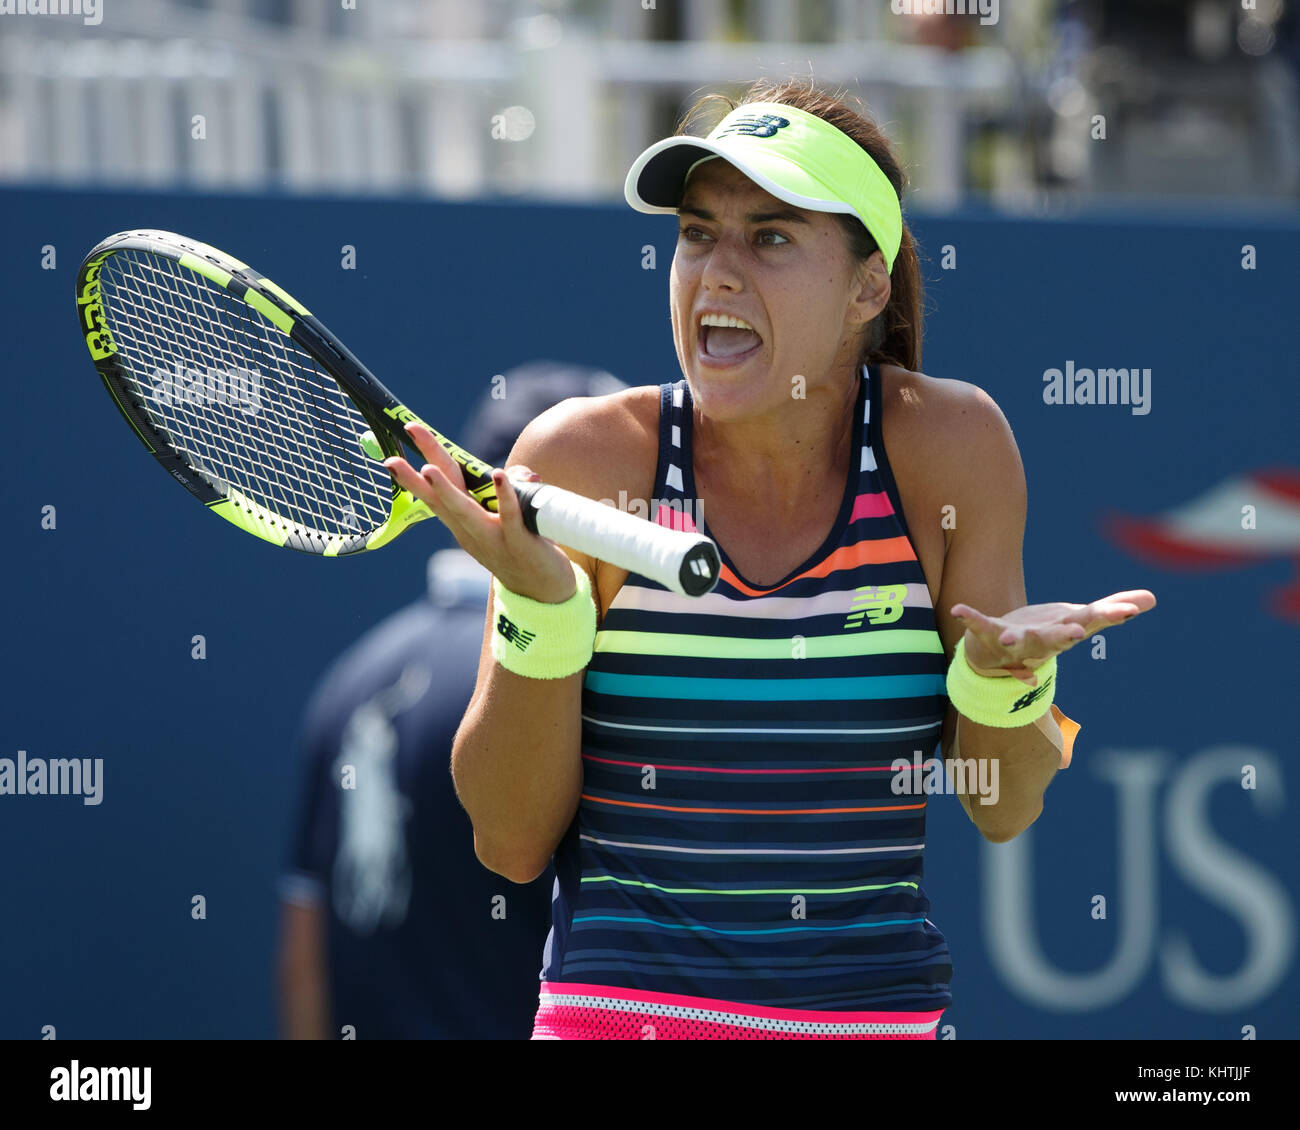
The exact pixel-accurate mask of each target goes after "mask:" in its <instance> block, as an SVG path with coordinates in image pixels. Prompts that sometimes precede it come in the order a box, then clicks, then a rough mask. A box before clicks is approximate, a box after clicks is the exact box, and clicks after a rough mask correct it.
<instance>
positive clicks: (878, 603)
mask: <svg viewBox="0 0 1300 1130" xmlns="http://www.w3.org/2000/svg"><path fill="white" fill-rule="evenodd" d="M906 599H907V586H906V585H862V586H860V587H859V588H858V589H856V590H855V595H854V597H853V603H852V604H850V605H849V615H848V619H846V620H845V621H844V631H846V632H847V631H848V630H849V629H850V628H860V627H862V621H863V618H864V617H865V618H866V620H867V622H868V623H870V624H871V625H873V626H874V625H876V624H892V623H893V622H894V621H895V620H898V619H900V618H901V617H902V615H903V601H904V600H906Z"/></svg>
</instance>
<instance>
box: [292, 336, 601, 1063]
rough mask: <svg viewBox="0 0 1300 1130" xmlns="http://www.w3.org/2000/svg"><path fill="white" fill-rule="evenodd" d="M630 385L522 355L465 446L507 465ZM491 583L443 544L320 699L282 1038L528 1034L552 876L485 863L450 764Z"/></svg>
mask: <svg viewBox="0 0 1300 1130" xmlns="http://www.w3.org/2000/svg"><path fill="white" fill-rule="evenodd" d="M622 387H624V385H623V383H622V382H621V381H619V380H617V379H615V378H614V377H612V376H611V375H610V374H608V373H605V372H600V371H596V370H591V369H584V368H581V367H576V366H569V365H560V364H551V363H545V362H541V363H534V364H530V365H524V366H520V367H518V368H516V369H513V370H511V371H510V372H508V373H507V374H506V375H505V380H504V384H499V385H498V386H497V387H494V388H493V389H492V390H491V391H490V392H488V393H487V394H485V396H484V397H483V399H482V400H481V401H480V403H479V405H478V406H477V407H476V409H475V412H474V414H473V416H472V418H471V420H470V422H469V423H468V424H467V426H466V428H465V433H464V434H465V443H466V445H467V446H468V448H469V450H471V451H474V452H476V453H478V454H479V455H480V456H481V457H482V458H483V459H484V460H486V461H487V462H489V463H491V464H492V465H493V466H494V467H495V466H501V465H502V464H503V463H504V462H505V459H506V457H507V456H508V455H509V452H510V448H511V447H512V446H513V444H514V441H515V439H516V438H517V436H518V434H519V432H520V431H522V429H523V427H524V426H525V425H526V424H527V423H528V422H529V421H530V420H531V419H532V418H533V417H534V416H537V415H538V414H540V413H541V412H543V411H545V410H546V409H547V408H549V407H551V406H552V405H553V404H557V403H559V402H560V401H561V400H565V399H567V398H569V397H573V396H600V395H604V394H605V393H609V392H612V391H616V390H617V389H619V388H622ZM489 583H490V578H489V576H488V574H487V573H486V572H485V571H484V570H483V568H482V567H481V566H480V565H479V564H478V563H477V562H476V561H475V560H474V559H473V558H472V557H470V556H469V555H468V554H467V553H465V552H463V551H462V550H460V549H459V548H457V549H444V550H440V551H438V552H436V553H434V554H433V555H432V557H430V559H429V567H428V592H427V593H426V594H425V595H424V596H423V597H422V598H421V599H420V600H418V601H416V602H415V603H413V604H411V605H409V606H408V607H406V608H404V609H402V610H401V611H399V612H396V613H394V614H393V615H392V616H391V617H389V618H388V619H387V620H385V621H384V622H383V623H381V624H380V625H378V626H377V627H375V628H373V629H372V630H371V631H370V632H368V633H367V634H366V635H365V636H363V637H362V638H361V639H360V640H359V641H358V642H357V643H356V644H355V645H354V646H353V647H351V648H350V649H349V650H348V651H347V652H345V653H344V654H343V656H342V657H340V658H339V659H338V660H337V661H336V662H335V663H334V665H333V666H332V667H331V668H330V670H329V671H328V672H327V673H326V675H325V676H324V678H323V679H322V680H321V681H320V683H319V684H318V686H317V689H316V691H315V692H314V694H313V695H312V698H311V701H310V703H309V705H308V707H307V709H306V712H305V715H304V720H303V723H302V727H301V733H300V738H299V753H300V759H301V765H300V775H301V790H300V801H299V812H298V817H297V823H296V831H295V834H294V837H293V843H292V847H291V854H290V859H289V866H288V870H287V872H286V874H285V875H284V876H283V878H282V880H281V884H280V891H281V937H280V952H279V962H278V966H279V968H278V976H279V993H280V1013H281V1030H282V1033H283V1035H284V1036H286V1037H288V1038H291V1039H334V1038H338V1037H339V1036H340V1035H342V1034H345V1033H346V1034H347V1035H349V1036H355V1038H358V1039H521V1040H522V1039H527V1038H528V1036H529V1035H530V1033H531V1031H532V1022H533V1015H534V1013H535V1012H536V1009H537V993H538V972H539V970H540V968H541V961H542V949H543V946H544V945H545V942H546V934H547V931H548V929H549V928H550V899H551V889H552V885H553V881H554V874H553V872H552V870H551V869H549V868H548V870H547V871H546V872H545V873H544V874H543V875H541V876H540V877H539V878H537V879H536V880H534V881H533V882H531V883H528V884H524V885H520V886H516V885H514V884H511V883H509V882H508V881H506V880H504V879H502V878H501V877H500V876H499V875H495V874H493V873H492V872H490V871H488V870H487V869H486V868H485V867H484V866H483V865H482V864H481V863H479V861H478V859H477V858H476V857H475V854H474V834H473V830H472V828H471V826H470V821H469V818H468V816H467V815H466V814H465V811H464V809H463V808H461V806H460V802H459V801H458V800H457V799H456V794H455V789H454V787H453V785H452V779H451V771H450V759H451V742H452V737H453V735H454V734H455V732H456V727H457V726H458V725H459V724H460V720H461V716H462V715H463V714H464V713H465V708H466V706H467V704H468V703H469V698H470V694H471V693H472V691H473V689H474V679H475V673H476V668H477V659H478V653H479V648H480V645H481V643H482V638H483V617H484V615H485V611H486V608H487V600H488V592H489V587H488V586H489ZM349 1029H350V1031H349Z"/></svg>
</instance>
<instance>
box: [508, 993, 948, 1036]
mask: <svg viewBox="0 0 1300 1130" xmlns="http://www.w3.org/2000/svg"><path fill="white" fill-rule="evenodd" d="M942 1015H943V1009H938V1010H937V1011H934V1012H809V1011H804V1010H803V1009H790V1008H766V1007H764V1006H762V1005H753V1004H736V1003H735V1002H734V1001H720V1000H710V999H709V998H707V997H682V996H673V995H671V994H667V993H645V992H640V991H638V990H635V989H615V988H611V987H610V986H608V985H577V984H571V983H557V982H554V981H543V982H542V991H541V995H540V997H539V1007H538V1009H537V1019H536V1020H535V1021H534V1023H533V1039H534V1040H933V1039H935V1031H936V1029H937V1028H938V1026H939V1017H940V1016H942Z"/></svg>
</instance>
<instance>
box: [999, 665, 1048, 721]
mask: <svg viewBox="0 0 1300 1130" xmlns="http://www.w3.org/2000/svg"><path fill="white" fill-rule="evenodd" d="M1054 678H1056V676H1055V675H1053V676H1052V678H1051V679H1048V680H1047V682H1045V683H1040V684H1039V685H1038V686H1036V687H1035V688H1034V689H1033V690H1032V691H1030V692H1029V693H1028V694H1024V695H1021V696H1020V697H1019V698H1018V699H1016V701H1015V703H1014V704H1013V705H1012V707H1011V709H1010V710H1009V711H1007V713H1008V714H1014V713H1015V712H1016V711H1017V710H1023V709H1024V708H1025V707H1026V706H1029V705H1030V704H1031V703H1034V702H1037V701H1038V699H1039V698H1041V697H1042V695H1043V694H1044V693H1045V692H1046V691H1047V688H1048V687H1050V686H1051V685H1052V679H1054Z"/></svg>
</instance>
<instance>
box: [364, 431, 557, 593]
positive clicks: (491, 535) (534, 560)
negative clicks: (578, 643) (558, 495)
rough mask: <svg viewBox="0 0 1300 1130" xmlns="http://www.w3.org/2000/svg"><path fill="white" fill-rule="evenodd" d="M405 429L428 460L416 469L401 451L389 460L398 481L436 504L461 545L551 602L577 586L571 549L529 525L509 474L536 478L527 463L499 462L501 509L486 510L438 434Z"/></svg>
mask: <svg viewBox="0 0 1300 1130" xmlns="http://www.w3.org/2000/svg"><path fill="white" fill-rule="evenodd" d="M406 433H407V435H409V436H410V437H411V439H412V441H413V442H414V443H415V446H416V447H417V448H419V450H420V454H422V455H423V456H424V457H425V459H427V460H428V462H427V463H425V465H424V466H423V467H422V468H421V469H420V470H419V472H417V471H416V470H415V469H414V468H413V467H412V466H411V464H410V463H408V462H407V461H406V460H405V459H403V458H402V457H401V456H400V455H399V456H393V457H392V458H390V459H385V460H384V466H385V467H386V468H388V471H389V473H390V474H391V475H392V476H393V478H394V479H395V480H396V481H397V484H398V486H400V487H402V488H403V489H404V490H408V491H410V492H411V494H413V495H414V496H415V497H416V498H418V499H419V500H420V501H421V502H423V503H424V504H425V505H426V506H428V507H429V509H430V510H432V511H433V512H434V513H435V514H436V515H437V516H438V518H439V519H440V520H441V522H442V524H443V525H444V526H446V527H447V529H449V530H450V531H451V533H452V536H453V537H454V538H455V539H456V541H457V542H458V543H459V545H460V547H461V549H463V550H464V551H465V552H466V553H468V554H469V555H470V556H471V557H473V558H474V559H475V560H476V561H478V562H479V564H481V565H482V566H483V567H484V568H485V569H487V570H488V571H489V572H490V573H491V574H492V575H493V576H494V577H496V579H497V580H499V581H500V582H501V583H502V584H503V585H504V586H505V587H506V588H507V589H509V590H510V591H511V592H514V593H518V594H519V595H520V596H526V597H529V598H530V599H532V600H538V601H542V602H543V603H546V604H560V603H563V602H564V601H566V600H568V599H569V597H571V596H572V595H573V594H574V592H575V591H576V589H577V584H576V582H575V581H574V576H573V566H572V564H571V563H570V560H569V557H568V555H567V554H566V553H565V552H564V550H562V549H561V548H560V547H559V546H558V545H556V544H555V542H553V541H549V540H547V539H546V538H543V537H539V536H538V535H537V534H534V533H530V532H529V530H528V527H526V526H525V525H524V518H523V513H522V511H521V509H520V506H519V498H518V496H517V495H516V494H515V491H514V487H512V486H511V485H510V481H509V479H510V478H519V479H522V480H523V481H525V482H537V481H538V476H537V475H536V474H534V473H533V472H532V471H530V470H529V469H528V468H527V467H522V466H515V467H512V468H510V471H511V474H510V476H509V477H508V476H507V473H506V472H505V471H502V470H500V469H499V468H494V469H493V471H492V481H493V483H494V484H495V485H496V491H497V513H496V514H493V513H491V512H490V511H488V510H485V509H484V508H483V507H482V506H481V505H480V504H479V503H477V502H476V501H474V499H473V498H471V497H470V494H469V491H467V490H466V489H465V477H464V475H462V474H461V469H460V464H459V463H457V462H456V460H454V459H453V458H452V457H451V456H450V455H448V454H447V452H446V451H444V450H443V448H442V445H441V444H439V443H438V441H437V440H436V439H434V438H433V434H432V433H431V432H430V431H429V430H428V428H425V427H423V426H421V425H420V424H407V425H406Z"/></svg>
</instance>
